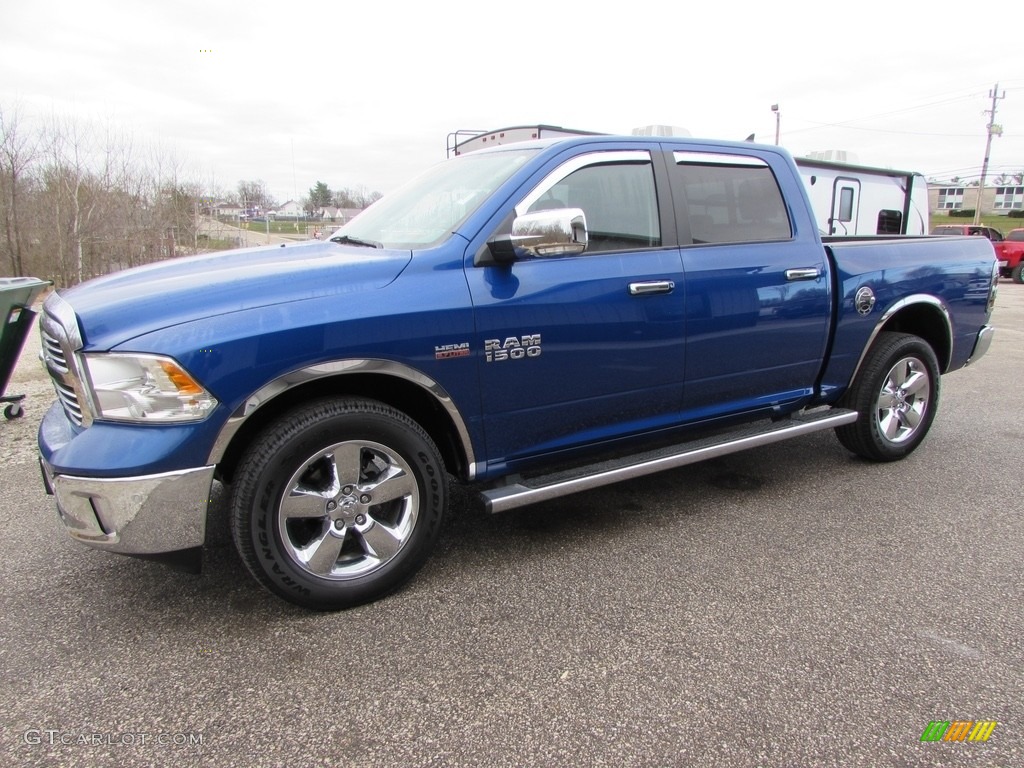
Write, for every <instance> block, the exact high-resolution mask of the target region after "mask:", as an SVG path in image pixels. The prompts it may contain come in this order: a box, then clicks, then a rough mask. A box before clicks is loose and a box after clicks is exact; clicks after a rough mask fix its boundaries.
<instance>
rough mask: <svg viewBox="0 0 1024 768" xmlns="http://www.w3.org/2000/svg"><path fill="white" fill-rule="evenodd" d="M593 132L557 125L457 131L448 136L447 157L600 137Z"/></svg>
mask: <svg viewBox="0 0 1024 768" xmlns="http://www.w3.org/2000/svg"><path fill="white" fill-rule="evenodd" d="M600 135H601V134H599V133H595V132H594V131H577V130H575V129H573V128H559V127H558V126H557V125H516V126H513V127H511V128H500V129H499V130H497V131H474V130H467V129H463V130H458V131H452V132H451V133H449V134H448V157H452V156H453V155H464V154H466V153H467V152H474V151H476V150H478V149H485V148H487V147H496V146H498V145H499V144H511V143H513V142H516V141H530V140H531V139H558V138H562V137H564V136H600Z"/></svg>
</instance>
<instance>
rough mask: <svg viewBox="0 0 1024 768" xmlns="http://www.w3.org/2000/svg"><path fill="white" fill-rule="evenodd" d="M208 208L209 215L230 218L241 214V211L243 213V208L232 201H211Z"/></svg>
mask: <svg viewBox="0 0 1024 768" xmlns="http://www.w3.org/2000/svg"><path fill="white" fill-rule="evenodd" d="M209 210H210V215H211V216H224V217H231V218H237V217H238V216H241V215H242V214H243V213H245V209H244V208H242V206H240V205H235V204H234V203H223V202H222V203H213V204H212V205H211V206H210V209H209Z"/></svg>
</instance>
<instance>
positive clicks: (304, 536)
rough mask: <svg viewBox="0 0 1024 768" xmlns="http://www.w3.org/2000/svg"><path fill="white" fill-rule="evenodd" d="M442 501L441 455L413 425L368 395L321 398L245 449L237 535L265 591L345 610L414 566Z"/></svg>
mask: <svg viewBox="0 0 1024 768" xmlns="http://www.w3.org/2000/svg"><path fill="white" fill-rule="evenodd" d="M447 503H448V483H447V475H446V473H445V469H444V464H443V462H442V460H441V458H440V455H439V453H438V450H437V448H436V446H435V445H434V443H433V441H432V440H431V439H430V437H429V436H428V435H427V433H426V432H425V431H423V429H422V428H421V427H420V426H419V425H418V424H416V422H414V421H412V420H411V419H410V418H409V417H408V416H406V415H405V414H403V413H401V412H400V411H397V410H395V409H394V408H391V407H390V406H387V405H385V404H383V403H379V402H376V401H373V400H354V399H353V400H333V399H332V400H321V401H319V402H315V403H312V404H310V405H308V406H304V407H302V408H299V409H297V410H294V411H291V412H290V413H288V414H286V415H285V416H284V417H283V418H281V419H279V420H278V421H276V422H274V423H273V424H271V425H270V426H269V427H268V428H267V429H266V430H265V431H264V432H263V433H262V434H261V435H260V436H259V438H258V439H257V440H256V442H255V443H254V445H253V446H252V447H251V448H250V449H249V450H248V451H247V453H246V455H245V456H244V457H243V459H242V461H241V463H240V465H239V468H238V471H237V473H236V478H235V488H234V491H233V496H232V515H231V517H232V520H231V522H232V535H233V537H234V540H235V545H236V546H237V548H238V552H239V554H240V556H241V558H242V560H243V561H244V562H245V565H246V567H247V568H248V569H249V571H250V572H251V573H252V574H253V575H254V576H255V577H256V578H257V579H258V580H259V581H260V582H261V583H262V584H263V585H264V586H266V587H267V588H268V589H270V590H271V591H272V592H274V593H276V594H277V595H280V596H281V597H283V598H285V599H286V600H289V601H291V602H293V603H296V604H298V605H302V606H305V607H307V608H315V609H318V610H334V609H339V608H348V607H351V606H354V605H359V604H360V603H366V602H370V601H372V600H376V599H377V598H379V597H382V596H383V595H385V594H387V593H388V592H390V591H392V590H394V589H395V588H397V587H398V586H399V585H401V584H402V583H404V582H405V581H406V580H408V579H409V578H410V577H411V576H412V575H413V574H414V573H415V572H416V571H417V570H419V568H420V566H421V565H423V563H424V562H425V561H426V559H427V557H428V555H429V554H430V550H431V548H432V547H433V544H434V542H435V541H436V539H437V535H438V533H439V532H440V528H441V520H442V518H443V516H444V512H445V509H446V506H447Z"/></svg>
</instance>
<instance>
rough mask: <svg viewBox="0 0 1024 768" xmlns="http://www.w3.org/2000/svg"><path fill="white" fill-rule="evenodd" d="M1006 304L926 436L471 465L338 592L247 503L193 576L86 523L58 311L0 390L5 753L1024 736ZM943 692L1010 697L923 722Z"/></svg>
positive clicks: (204, 762)
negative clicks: (639, 462)
mask: <svg viewBox="0 0 1024 768" xmlns="http://www.w3.org/2000/svg"><path fill="white" fill-rule="evenodd" d="M994 323H995V324H996V325H997V326H998V329H999V330H998V332H997V334H996V337H995V341H994V343H993V346H992V349H991V350H990V352H989V354H988V356H986V357H985V358H984V359H982V360H981V361H979V362H978V363H977V364H976V365H974V366H972V367H970V368H968V369H966V370H963V371H959V372H956V373H953V374H951V375H949V376H947V377H944V378H943V380H942V393H941V403H940V407H939V414H938V417H937V420H936V422H935V425H934V427H933V428H932V431H931V434H930V435H929V437H928V439H927V441H926V442H925V444H924V445H923V446H922V447H921V448H920V449H919V450H918V451H917V452H916V453H914V454H913V455H912V456H910V457H909V458H907V459H906V460H904V461H902V462H897V463H893V464H871V463H868V462H865V461H862V460H859V459H856V458H853V457H852V456H851V455H850V454H848V453H847V452H846V451H845V450H844V449H843V448H842V447H840V445H839V443H838V442H837V441H836V440H835V438H834V437H833V436H832V434H831V433H822V434H817V435H813V436H810V437H807V438H803V439H799V440H794V441H789V442H786V443H782V444H779V445H775V446H771V447H768V448H764V449H756V450H752V451H749V452H747V453H742V454H738V455H734V456H731V457H727V458H723V459H718V460H714V461H711V462H707V463H705V464H701V465H696V466H692V467H686V468H683V469H680V470H676V471H671V472H666V473H663V474H660V475H656V476H652V477H648V478H645V479H643V480H638V481H633V482H627V483H622V484H619V485H616V486H612V487H610V488H606V489H602V490H599V491H595V492H590V493H586V494H581V495H577V496H571V497H567V498H564V499H561V500H558V501H555V502H549V503H544V504H541V505H538V506H534V507H531V508H526V509H523V510H519V511H516V512H513V513H508V514H506V515H504V516H498V517H487V516H485V515H484V514H483V513H481V512H476V511H474V510H473V509H472V508H471V507H470V505H469V504H468V503H466V499H465V498H464V497H459V498H457V503H456V505H455V508H454V510H453V514H452V515H451V517H450V519H449V520H448V522H447V524H446V527H445V530H444V532H443V534H442V538H441V541H440V546H439V548H438V551H437V552H436V553H435V556H434V557H433V559H432V560H431V561H430V562H429V563H428V564H427V566H426V567H425V568H424V570H423V571H422V572H421V573H420V574H419V575H418V576H417V577H416V578H415V579H414V580H413V581H412V582H411V583H410V584H409V585H408V586H406V587H405V588H404V589H403V590H402V591H400V592H398V593H397V594H395V595H392V596H391V597H388V598H386V599H385V600H382V601H380V602H378V603H374V604H372V605H367V606H363V607H360V608H357V609H353V610H349V611H346V612H340V613H333V614H320V613H311V612H308V611H304V610H301V609H299V608H296V607H293V606H291V605H289V604H287V603H285V602H283V601H281V600H279V599H278V598H276V597H274V596H272V595H270V594H269V593H267V592H265V591H264V590H263V589H262V588H261V587H259V586H258V585H257V584H256V582H255V581H253V580H252V579H251V578H250V577H249V576H248V574H247V572H246V571H245V568H244V567H243V565H242V564H241V562H240V561H239V559H238V557H237V555H236V554H235V552H234V550H233V549H232V548H231V546H230V544H229V542H228V541H227V538H226V536H225V535H224V532H223V531H219V532H217V533H218V537H217V539H218V540H217V542H216V544H215V546H213V547H212V548H210V549H209V551H208V552H207V567H206V569H205V571H204V573H203V574H201V575H198V576H195V575H188V574H182V573H178V572H175V571H172V570H170V569H168V568H166V567H164V566H161V565H158V564H155V563H149V562H143V561H138V560H132V559H128V558H124V557H118V556H114V555H110V554H106V553H102V552H95V551H92V550H90V549H87V548H85V547H83V546H81V545H78V544H76V543H74V542H72V541H71V540H70V539H69V538H68V537H67V536H66V534H65V533H64V532H63V530H62V529H61V526H60V524H59V523H58V520H57V515H56V512H55V510H54V505H53V503H52V500H51V499H50V498H48V497H47V496H46V495H45V494H44V493H43V489H42V483H41V481H40V478H39V470H38V468H37V466H36V464H35V461H34V456H33V453H34V447H33V445H34V432H35V428H36V426H37V425H38V421H39V418H40V417H41V416H42V413H43V412H44V411H45V409H46V407H47V406H48V405H49V403H50V401H51V400H52V392H51V391H50V390H49V386H48V384H47V382H46V381H45V379H44V378H43V375H42V373H41V369H40V368H39V364H38V362H37V361H36V360H35V359H34V354H35V350H37V349H38V344H37V342H36V341H35V339H34V336H33V337H31V338H30V340H29V343H28V344H27V345H26V349H25V352H24V353H23V355H22V360H21V363H20V364H19V368H18V370H17V371H16V374H15V377H14V380H13V381H12V383H11V385H10V386H9V387H8V389H9V390H10V391H14V392H18V391H22V392H26V393H28V395H29V397H28V399H27V401H26V408H27V411H28V413H27V415H26V417H25V418H23V419H21V420H18V421H11V422H6V421H2V420H0V455H2V456H3V457H4V464H3V467H2V469H0V524H2V525H3V530H5V531H6V532H7V533H6V536H5V539H4V546H3V553H4V556H3V558H2V560H0V583H2V584H3V590H2V597H0V670H2V672H0V674H2V678H0V765H4V766H89V767H90V768H91V767H93V766H135V765H175V766H193V765H196V766H218V767H219V768H220V767H223V768H228V767H230V766H246V767H248V766H289V767H290V768H291V767H294V766H365V767H367V768H372V767H374V766H486V767H488V768H498V767H500V766H588V768H589V767H590V766H616V768H622V767H623V766H960V765H963V766H1006V767H1009V766H1020V765H1024V741H1022V735H1024V610H1022V609H1024V591H1022V587H1021V577H1022V564H1024V520H1022V515H1021V511H1022V506H1024V505H1022V503H1021V483H1022V473H1021V456H1022V447H1024V420H1022V418H1021V415H1020V402H1021V398H1020V384H1021V379H1022V376H1024V286H1021V285H1016V284H1012V283H1009V282H1008V281H1003V282H1002V284H1001V286H1000V294H999V301H998V304H997V308H996V312H995V315H994ZM19 388H20V389H19ZM215 503H216V504H220V505H222V504H223V503H224V499H223V494H221V495H220V496H218V498H217V499H216V500H215ZM942 721H950V722H953V721H974V722H977V721H994V722H996V723H997V725H996V726H995V728H994V730H992V732H991V734H990V736H989V738H988V740H987V741H984V742H970V741H960V742H958V741H939V742H922V741H921V737H922V734H923V733H924V732H925V730H926V729H927V728H928V727H929V724H930V723H932V722H942Z"/></svg>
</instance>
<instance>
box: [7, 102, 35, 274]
mask: <svg viewBox="0 0 1024 768" xmlns="http://www.w3.org/2000/svg"><path fill="white" fill-rule="evenodd" d="M37 154H38V139H36V138H35V137H30V136H29V135H28V134H27V133H26V131H25V130H24V129H23V127H22V125H21V118H20V115H19V111H18V108H17V106H15V108H14V109H12V110H10V111H8V112H4V110H3V107H2V106H0V211H2V213H3V221H4V250H5V251H6V252H7V261H8V263H9V264H10V266H11V272H12V273H13V274H14V276H15V277H21V276H24V274H25V262H24V255H23V254H24V250H25V249H24V232H23V227H22V222H21V218H20V214H21V211H20V210H19V204H20V202H21V196H22V192H23V191H24V190H25V188H26V187H27V185H28V178H27V175H28V173H29V170H30V168H31V167H32V165H33V163H34V162H35V160H36V156H37Z"/></svg>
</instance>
